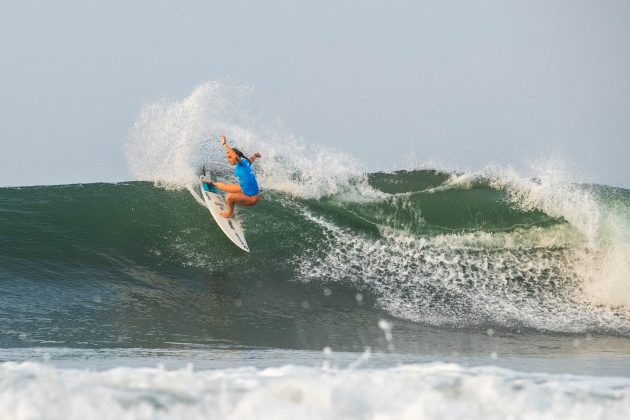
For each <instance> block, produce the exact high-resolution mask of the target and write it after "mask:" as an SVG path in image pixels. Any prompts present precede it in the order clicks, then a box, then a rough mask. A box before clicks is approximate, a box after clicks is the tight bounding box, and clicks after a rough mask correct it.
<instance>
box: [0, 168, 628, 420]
mask: <svg viewBox="0 0 630 420" xmlns="http://www.w3.org/2000/svg"><path fill="white" fill-rule="evenodd" d="M262 161H264V159H263V160H262ZM269 161H272V162H275V164H276V165H280V164H283V165H284V164H285V163H282V159H280V158H276V159H275V160H274V159H273V156H271V157H270V158H269ZM278 162H280V163H278ZM267 165H271V164H269V163H267ZM344 168H347V166H344ZM197 169H198V168H197ZM344 170H345V169H344ZM257 171H258V175H259V178H260V181H261V185H262V186H263V192H262V197H263V198H262V200H261V201H260V203H259V204H258V205H257V206H256V207H254V208H238V209H237V215H238V217H239V218H240V219H241V221H242V223H243V226H244V228H245V232H246V237H247V241H248V243H249V245H250V248H251V250H252V252H251V253H245V252H243V251H241V250H239V249H238V248H237V247H235V246H234V245H233V244H231V243H230V242H229V240H228V239H227V238H226V237H225V236H224V235H223V234H222V232H221V231H220V230H219V228H218V227H217V225H216V224H215V223H214V222H213V220H212V219H211V216H210V214H209V212H208V210H207V209H206V208H205V207H204V206H202V205H200V203H199V201H200V198H199V197H198V195H197V190H196V187H195V186H194V185H192V184H190V183H189V184H186V183H180V184H179V185H177V183H173V182H170V181H169V180H168V179H166V180H160V179H157V180H156V179H154V180H152V181H143V182H128V183H118V184H105V183H96V184H78V185H63V186H39V187H38V186H35V187H21V188H0V258H1V260H0V419H38V418H53V419H56V418H64V419H75V418H76V419H82V418H90V417H91V418H115V419H125V418H239V419H240V418H274V419H275V418H414V419H415V418H589V419H594V418H626V417H629V416H630V309H629V308H630V275H629V273H630V191H627V190H624V189H620V188H614V187H609V186H601V185H588V184H578V183H567V182H561V181H556V180H555V178H544V177H541V178H520V177H515V176H512V175H511V174H509V173H507V172H488V171H487V172H484V173H477V174H465V173H456V172H445V171H440V170H432V169H424V170H412V171H397V172H390V173H383V172H379V173H370V174H364V173H359V172H352V173H350V174H349V173H347V172H334V171H333V170H330V171H326V173H325V174H323V173H322V171H319V170H318V172H317V173H318V174H319V175H318V176H320V178H317V179H315V178H313V173H314V172H313V171H311V172H310V173H309V172H307V171H303V172H299V171H298V172H295V171H293V172H291V175H290V176H287V175H286V174H284V175H283V176H279V175H278V174H279V171H278V166H275V167H274V166H273V165H271V166H262V167H260V168H258V169H257ZM215 175H216V176H219V177H221V176H223V177H225V178H226V179H227V178H229V176H228V174H227V173H226V172H225V171H223V172H221V171H218V172H217V173H216V174H215ZM169 182H170V183H169Z"/></svg>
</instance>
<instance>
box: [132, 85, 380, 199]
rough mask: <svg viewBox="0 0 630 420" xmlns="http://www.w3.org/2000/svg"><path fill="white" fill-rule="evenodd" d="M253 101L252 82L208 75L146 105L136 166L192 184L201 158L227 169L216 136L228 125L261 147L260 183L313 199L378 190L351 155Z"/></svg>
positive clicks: (167, 183)
mask: <svg viewBox="0 0 630 420" xmlns="http://www.w3.org/2000/svg"><path fill="white" fill-rule="evenodd" d="M253 103H254V99H253V90H252V89H251V88H248V87H243V86H238V85H225V84H221V83H218V82H208V83H204V84H202V85H201V86H199V87H197V88H196V89H195V90H194V91H193V92H192V93H191V95H190V96H188V97H187V98H184V99H183V100H179V101H167V100H162V101H159V102H157V103H154V104H150V105H147V106H145V107H144V108H143V109H142V111H141V112H140V115H139V116H138V118H137V120H136V122H135V124H134V126H133V128H132V130H131V133H130V140H129V143H128V145H127V147H126V154H127V160H128V163H129V168H130V170H131V172H132V174H133V175H134V176H135V177H136V178H137V179H138V180H146V181H153V182H154V183H156V185H159V186H163V187H167V188H184V187H186V186H189V185H191V184H194V183H195V182H196V179H197V175H198V173H199V172H200V169H201V168H202V167H203V166H205V167H207V168H212V169H214V170H222V171H223V173H224V174H225V175H228V174H229V167H228V166H227V162H226V160H225V153H224V151H223V149H222V148H221V147H220V145H219V142H218V138H217V136H218V135H219V134H221V133H225V134H226V135H227V137H228V139H229V141H230V142H231V144H232V145H234V146H238V147H239V148H240V149H241V150H244V151H245V152H246V153H253V152H255V151H260V152H261V154H262V155H263V158H262V159H260V160H258V161H257V162H256V168H255V169H256V172H257V176H258V180H259V183H260V184H261V186H262V187H263V188H267V189H273V190H276V191H281V192H285V193H288V194H291V195H293V196H296V197H301V198H315V199H319V198H321V197H324V196H330V195H339V196H342V195H343V196H345V195H347V194H351V193H352V192H353V191H354V192H356V191H358V192H357V193H356V194H355V195H356V196H369V195H370V194H371V193H373V190H372V189H371V188H369V186H368V184H367V181H366V177H365V175H364V170H363V168H362V167H361V165H359V164H358V163H357V162H356V161H355V160H354V159H352V158H351V157H349V156H347V155H345V154H343V153H341V152H339V151H336V150H333V149H331V148H326V147H322V146H308V145H307V144H306V143H305V142H304V141H303V140H302V139H300V138H298V137H296V136H294V135H292V134H290V133H286V129H285V127H284V126H283V124H282V123H281V122H280V121H278V119H277V118H271V117H270V118H265V116H264V113H263V112H262V111H260V110H257V109H254V106H253Z"/></svg>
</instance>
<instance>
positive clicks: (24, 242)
mask: <svg viewBox="0 0 630 420" xmlns="http://www.w3.org/2000/svg"><path fill="white" fill-rule="evenodd" d="M456 176H458V175H457V174H447V173H443V172H438V171H431V170H420V171H403V172H398V173H373V174H368V175H366V176H364V177H363V178H361V179H358V181H353V182H360V183H361V186H360V189H355V192H354V194H351V195H350V197H354V196H355V195H361V192H362V191H366V190H368V189H371V190H372V191H371V192H370V193H369V194H368V195H363V196H362V197H361V198H360V199H356V198H352V199H351V198H349V197H348V196H346V195H344V193H343V192H337V193H335V194H332V195H328V196H324V197H321V198H318V199H316V198H312V197H308V196H307V197H300V196H295V195H293V194H290V193H287V192H283V191H276V190H274V189H272V188H265V191H264V193H263V200H262V201H261V203H260V204H259V205H258V206H256V207H255V208H248V209H238V214H239V216H240V217H241V218H242V221H243V224H244V227H245V230H246V235H247V238H248V242H249V243H250V246H251V248H252V250H253V252H252V255H250V256H247V255H244V254H242V253H239V252H238V250H237V249H236V248H233V247H232V246H231V245H230V243H229V241H228V240H227V239H226V238H224V237H223V235H222V234H221V232H220V231H219V230H218V228H217V227H216V226H215V225H214V223H212V221H211V220H210V217H209V215H208V213H207V210H206V209H205V208H204V207H202V206H200V205H199V204H198V203H197V202H196V201H195V200H194V199H193V198H192V197H191V196H190V193H189V192H188V191H187V190H185V189H183V190H172V189H164V188H161V187H156V186H155V185H153V184H152V183H148V182H131V183H123V184H89V185H72V186H56V187H28V188H20V189H16V188H5V189H2V190H0V201H1V202H2V208H3V212H4V215H5V216H4V217H3V219H2V221H1V222H0V224H1V225H2V226H1V228H2V231H3V232H5V234H4V235H3V239H2V241H1V243H0V248H1V249H0V252H1V253H2V255H3V257H4V263H3V272H2V273H0V276H2V277H4V279H5V283H4V284H5V285H7V287H8V288H9V289H10V285H11V284H14V285H15V287H16V288H17V287H18V286H17V283H18V281H19V279H23V278H28V279H29V281H31V282H32V281H38V282H39V283H43V284H47V285H48V286H50V284H53V283H54V284H58V285H59V284H62V285H64V287H66V288H70V289H72V288H79V289H80V287H81V284H85V283H86V282H94V281H102V282H103V283H102V284H105V285H109V286H107V287H106V289H108V290H109V291H107V292H102V294H103V295H106V294H107V293H111V290H110V289H119V290H134V283H136V282H138V283H140V284H143V283H147V282H149V283H150V285H151V288H152V291H151V293H150V295H148V296H147V299H148V298H151V299H158V300H159V301H160V302H161V304H163V305H166V306H168V305H171V304H172V303H169V302H172V301H173V296H172V294H173V293H179V292H181V291H178V290H177V288H175V290H173V289H172V285H171V284H170V282H169V280H168V278H169V276H173V275H175V276H179V277H181V276H183V277H190V276H191V274H190V273H197V272H199V271H201V272H209V273H215V274H216V273H220V275H221V276H222V277H224V278H226V279H228V280H227V281H241V280H242V281H250V282H251V281H252V280H253V279H255V281H257V282H263V283H264V284H265V287H266V288H271V289H273V290H276V291H279V290H283V293H287V294H288V295H287V296H286V299H287V301H296V300H297V301H298V302H299V301H301V300H302V299H303V298H302V297H300V296H301V295H299V293H298V292H295V291H291V290H289V289H287V286H286V285H288V284H292V283H295V282H297V284H315V285H318V286H321V287H324V288H326V287H327V288H333V287H337V286H338V285H339V286H342V287H348V288H351V290H354V292H352V293H354V294H364V295H368V294H369V295H371V296H374V299H375V303H374V305H375V307H376V308H378V309H379V310H385V311H387V312H388V313H389V314H391V315H392V316H395V317H398V318H401V319H406V320H410V321H413V322H418V323H422V324H428V325H434V326H447V327H455V328H466V327H479V326H484V327H485V326H491V327H499V328H507V329H512V330H519V329H523V328H525V329H533V330H539V331H555V332H568V333H584V332H591V333H610V334H617V335H630V312H629V310H628V307H629V306H628V294H627V273H628V271H627V266H628V259H627V255H629V254H627V253H624V252H623V250H624V249H625V248H624V247H626V246H627V242H626V240H627V237H626V236H624V234H623V232H624V229H626V228H627V226H628V221H627V220H628V214H630V213H628V211H627V210H628V203H629V202H630V195H628V192H627V191H625V190H621V189H615V188H611V187H602V186H585V185H574V186H568V187H566V188H567V190H568V191H570V193H571V194H583V196H582V197H583V201H585V202H586V207H587V208H589V209H590V208H592V206H597V207H596V208H597V209H598V210H597V212H596V215H597V217H598V219H597V221H598V223H600V224H601V225H600V226H598V230H597V231H596V233H595V234H594V235H593V236H589V235H590V234H591V232H590V231H589V230H586V231H582V230H581V229H580V227H581V225H579V224H578V226H575V224H574V223H570V222H569V220H571V217H574V216H572V215H571V214H568V215H566V216H565V215H562V213H561V212H560V211H551V210H549V209H546V208H545V206H546V205H550V204H549V202H551V201H549V202H547V201H545V200H543V201H542V203H543V204H542V205H537V206H532V205H531V203H532V201H531V200H530V201H524V202H523V201H521V200H522V198H521V197H522V194H523V184H519V185H518V186H517V187H513V186H512V185H511V184H510V183H509V182H507V181H504V182H503V183H502V184H498V183H497V179H496V178H492V179H490V178H487V179H486V180H485V181H483V180H481V179H479V180H478V182H477V184H476V185H474V186H465V187H463V188H462V187H458V186H454V185H452V182H451V181H452V180H453V179H454V177H456ZM530 185H531V188H532V190H533V191H532V192H531V193H530V194H529V195H527V197H531V196H532V195H535V194H540V193H541V192H540V190H539V189H543V188H545V186H544V184H543V183H541V181H539V180H538V181H532V182H531V184H530ZM263 186H264V184H263ZM442 187H443V188H442ZM344 188H345V189H346V190H349V189H352V188H354V187H353V185H352V184H349V185H346V187H344ZM344 188H339V189H338V191H342V190H344ZM554 191H557V190H554ZM519 194H520V195H519ZM556 198H557V197H556ZM557 199H559V198H557ZM587 199H588V200H590V202H589V201H587ZM557 206H558V207H557V208H560V209H565V208H566V209H569V210H571V211H575V209H576V206H575V205H566V204H562V203H560V204H558V205H557ZM545 210H546V211H545ZM624 211H625V212H626V213H623V212H624ZM587 222H588V223H586V225H587V226H588V225H589V223H590V224H593V223H595V222H594V221H588V220H587ZM613 222H614V223H617V225H616V227H613V226H611V225H610V223H613ZM191 270H192V271H191ZM186 273H188V274H186ZM160 277H163V279H162V280H160ZM99 279H100V280H99ZM239 279H241V280H239ZM247 279H249V280H247ZM7 280H8V281H7ZM19 287H24V284H23V283H21V285H20V286H19ZM593 290H595V292H593ZM8 292H10V290H8ZM294 292H295V293H298V295H295V296H293V295H291V293H294ZM16 293H18V292H16ZM66 293H68V295H66V298H67V297H68V296H69V295H72V294H77V296H76V299H77V300H80V299H81V295H80V293H79V292H78V289H72V290H71V291H69V292H66ZM147 293H148V292H147ZM182 293H184V292H182ZM300 293H301V292H300ZM9 294H10V293H9ZM611 296H612V297H611ZM102 299H103V300H105V298H102ZM89 300H90V301H92V297H90V298H89ZM104 303H105V302H98V304H96V303H95V306H98V305H102V304H104ZM7 310H9V309H7Z"/></svg>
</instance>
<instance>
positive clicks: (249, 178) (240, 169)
mask: <svg viewBox="0 0 630 420" xmlns="http://www.w3.org/2000/svg"><path fill="white" fill-rule="evenodd" d="M234 176H235V177H237V178H238V184H239V185H240V186H241V190H242V191H243V193H245V195H248V196H250V197H251V196H253V195H256V194H258V182H256V176H254V171H253V170H252V165H250V163H249V161H248V160H247V159H245V158H241V161H240V162H239V163H237V164H236V165H234Z"/></svg>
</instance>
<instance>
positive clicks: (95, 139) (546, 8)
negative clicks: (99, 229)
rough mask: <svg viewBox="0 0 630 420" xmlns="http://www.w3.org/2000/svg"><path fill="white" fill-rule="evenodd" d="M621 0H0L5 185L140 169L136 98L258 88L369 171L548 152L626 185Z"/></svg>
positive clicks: (511, 162)
mask: <svg viewBox="0 0 630 420" xmlns="http://www.w3.org/2000/svg"><path fill="white" fill-rule="evenodd" d="M628 22H630V2H628V1H627V0H619V1H615V0H604V1H582V0H556V1H553V0H532V1H527V2H506V1H500V0H497V1H490V0H479V1H449V0H439V1H423V0H412V1H392V2H383V1H370V0H367V1H300V0H291V1H273V0H271V1H267V2H254V1H238V0H232V1H185V0H184V1H177V2H174V1H160V0H157V1H135V0H125V1H117V0H113V1H103V2H95V1H87V0H86V1H67V0H57V1H54V2H50V1H44V0H41V1H32V0H1V1H0V186H18V185H35V184H64V183H75V182H93V181H108V182H109V181H123V180H130V179H133V176H132V175H131V173H130V171H129V169H128V167H127V161H126V159H125V152H124V145H125V143H127V142H128V140H129V133H130V130H131V127H132V126H133V123H134V121H135V120H136V118H137V117H138V115H139V113H140V111H141V109H142V107H143V106H146V105H147V104H150V103H153V102H155V101H159V100H161V99H163V98H167V99H171V100H179V99H182V98H185V97H186V96H188V95H190V93H191V92H192V91H193V90H194V89H195V88H196V87H197V86H199V85H200V84H202V83H204V82H207V81H218V82H223V81H225V82H230V83H241V84H243V85H247V86H251V87H252V88H253V89H254V91H255V97H256V100H257V101H260V102H261V103H264V105H265V107H266V108H267V109H270V110H272V112H273V114H274V115H277V116H279V118H281V119H282V121H283V123H284V124H285V125H286V126H288V127H290V131H291V132H292V133H293V134H295V135H296V136H299V137H301V138H303V139H304V140H305V141H306V142H307V143H309V144H317V145H324V146H330V147H335V148H337V149H338V150H341V151H342V152H344V153H347V154H351V155H353V156H354V157H356V159H357V160H359V161H360V162H362V163H363V164H364V165H365V166H366V168H368V170H383V169H385V170H390V169H401V168H405V167H408V166H409V165H410V164H413V162H420V163H422V162H436V164H437V165H440V166H442V167H450V168H453V169H458V170H479V169H481V168H484V167H486V166H488V165H503V166H514V167H516V168H518V167H523V166H524V165H527V164H528V163H529V162H532V161H536V160H539V159H550V158H551V159H558V160H562V161H565V162H566V163H567V164H568V166H570V167H571V168H573V170H574V171H575V172H576V173H577V174H579V176H580V181H582V182H594V183H603V184H608V185H615V186H621V187H630V165H629V164H628V157H629V156H630V25H629V24H628Z"/></svg>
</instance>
